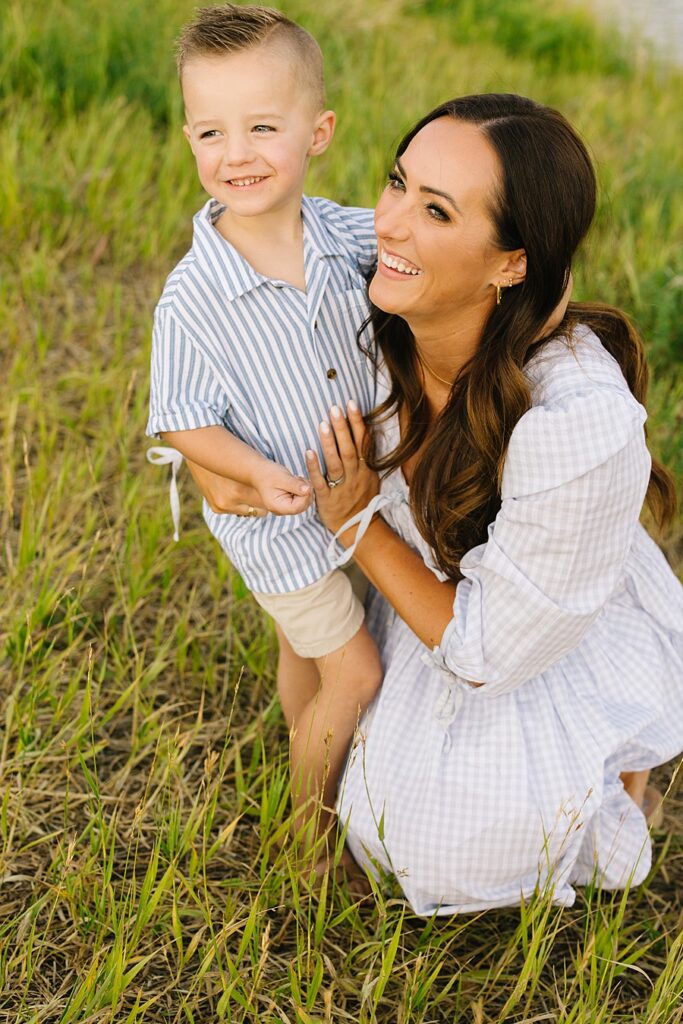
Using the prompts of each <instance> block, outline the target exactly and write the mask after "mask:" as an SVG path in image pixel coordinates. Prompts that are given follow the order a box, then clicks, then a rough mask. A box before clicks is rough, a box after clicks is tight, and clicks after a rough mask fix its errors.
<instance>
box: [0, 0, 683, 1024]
mask: <svg viewBox="0 0 683 1024" xmlns="http://www.w3.org/2000/svg"><path fill="white" fill-rule="evenodd" d="M192 7H193V4H192V3H191V2H189V0H157V2H156V3H155V4H143V3H141V2H140V0H101V2H100V3H99V4H97V5H93V4H90V3H86V2H85V0H61V2H54V3H50V4H46V3H43V2H41V0H23V2H19V0H5V3H4V4H3V5H2V8H1V10H0V108H1V113H2V117H1V118H0V260H1V267H0V353H1V358H2V373H1V374H0V395H1V398H0V424H1V428H2V429H1V434H0V436H1V438H2V479H3V503H2V513H1V515H2V518H1V520H0V524H1V525H0V530H1V533H2V551H1V555H0V557H1V558H2V561H3V570H4V579H5V587H4V593H3V599H2V603H1V605H0V675H1V680H2V682H1V684H0V685H1V687H2V715H1V716H0V1021H4V1022H7V1024H18V1022H21V1024H28V1022H31V1024H48V1022H50V1024H52V1022H60V1024H71V1022H77V1021H78V1022H86V1021H87V1022H116V1024H119V1022H120V1024H142V1022H145V1024H152V1022H155V1024H156V1022H188V1024H208V1022H213V1021H221V1020H225V1021H249V1022H252V1021H259V1022H261V1021H263V1022H280V1021H282V1022H292V1024H294V1022H297V1024H312V1022H323V1021H334V1022H344V1021H348V1022H371V1021H378V1022H387V1024H394V1022H397V1024H402V1022H425V1024H427V1022H445V1021H460V1020H462V1021H468V1022H470V1021H471V1022H473V1024H487V1022H494V1021H503V1020H505V1021H514V1022H519V1024H521V1022H527V1024H532V1022H536V1021H539V1022H540V1021H560V1022H563V1024H579V1022H585V1024H589V1022H590V1024H612V1022H622V1021H623V1022H626V1021H629V1022H636V1021H637V1022H646V1024H655V1022H658V1024H659V1022H662V1024H663V1022H672V1024H673V1022H681V1021H683V930H682V927H681V926H682V925H683V794H682V791H681V786H680V782H679V781H678V779H677V778H676V777H675V776H674V769H675V766H674V765H669V766H665V767H663V768H662V769H659V770H658V780H659V783H660V784H661V785H662V786H663V787H664V788H666V786H667V785H668V783H669V781H670V780H671V779H672V777H673V785H672V786H671V790H670V792H669V795H668V797H667V802H666V811H667V816H666V823H665V827H664V828H663V829H662V830H661V831H659V832H657V833H656V835H655V851H654V866H653V869H652V872H651V875H650V877H649V878H648V880H647V882H646V884H644V885H643V886H641V887H640V888H639V889H638V890H637V891H635V892H632V893H630V894H629V896H628V899H625V898H624V897H623V896H622V895H621V894H617V895H608V894H604V893H601V892H599V891H597V890H585V891H581V892H580V893H579V894H578V897H577V902H576V905H575V906H574V907H573V908H571V909H570V910H564V911H560V910H557V909H554V908H552V906H551V905H550V904H549V902H548V899H547V898H546V897H545V896H543V895H539V897H538V899H537V900H535V901H533V902H532V903H531V904H530V905H528V906H526V907H522V908H517V909H511V910H508V911H497V912H490V913H487V914H481V915H476V916H469V917H461V918H454V919H451V920H429V921H425V920H421V919H417V918H415V917H413V916H412V915H411V914H410V913H409V912H408V911H407V910H406V908H405V906H404V904H403V903H402V902H401V900H400V899H399V898H398V892H397V891H396V890H394V889H392V888H391V886H390V885H389V884H386V885H383V886H381V887H378V888H377V889H376V891H375V892H374V893H373V895H372V896H371V897H370V898H369V899H367V900H365V901H363V902H361V903H354V901H353V900H352V899H351V898H350V896H349V894H348V892H347V891H346V890H345V889H344V887H343V886H337V885H336V884H335V883H333V882H332V881H330V882H329V884H327V885H326V886H325V887H323V890H322V892H321V893H320V894H319V895H315V894H313V893H311V892H310V891H309V889H308V887H307V886H306V885H305V884H304V883H303V882H302V881H301V880H299V879H297V878H296V877H294V875H293V874H292V871H291V869H290V866H289V864H288V861H287V854H286V847H285V848H284V849H280V846H279V840H280V839H281V838H282V837H283V836H284V835H285V833H286V829H287V814H288V810H287V772H286V757H285V748H286V734H285V728H284V725H283V721H282V718H281V715H280V711H279V708H278V705H277V701H276V699H275V697H274V686H273V676H274V642H273V639H274V638H273V635H272V633H271V631H270V629H269V627H268V626H267V625H266V624H265V623H264V621H263V619H262V616H261V613H260V612H259V611H258V609H257V608H256V606H255V605H254V604H253V602H252V600H251V598H250V597H249V595H248V594H247V592H246V590H245V588H244V586H243V584H242V582H241V580H240V579H239V577H238V576H237V574H236V573H234V572H233V571H232V570H231V568H230V567H229V566H228V565H227V564H226V563H225V561H224V560H223V559H222V558H220V557H219V554H218V551H217V548H216V546H215V544H214V542H213V541H212V540H211V538H210V537H209V535H208V533H207V532H206V530H205V528H204V526H203V524H202V522H201V518H200V513H199V507H198V502H196V501H194V500H193V498H191V493H192V492H191V488H190V487H189V485H188V484H187V482H186V481H183V484H184V490H185V501H184V510H185V521H184V524H183V534H182V538H181V541H180V543H179V544H177V545H174V544H173V541H172V540H171V531H170V522H169V515H168V511H167V500H166V482H165V476H164V475H163V474H161V473H158V472H157V471H155V470H153V469H151V468H150V467H148V465H147V463H146V462H145V459H144V450H145V447H146V442H145V439H144V426H145V420H146V404H147V365H148V358H149V340H150V320H151V313H152V309H153V307H154V304H155V301H156V298H157V297H158V295H159V292H160V289H161V287H162V284H163V280H164V278H165V275H166V274H167V273H168V271H169V270H170V268H171V267H172V265H173V264H174V262H175V261H176V259H177V258H178V257H179V256H180V255H181V254H182V253H183V252H184V251H185V249H186V248H187V247H188V245H189V242H190V219H191V215H192V213H193V212H194V210H195V209H196V208H198V206H199V205H200V204H201V202H202V201H203V199H202V196H201V193H200V189H199V186H198V184H197V182H196V180H195V175H194V169H193V164H192V160H191V155H190V153H189V150H188V149H187V146H186V143H185V140H184V139H183V137H182V134H181V131H180V125H181V114H180V104H179V98H178V94H177V88H176V84H175V81H174V72H173V63H172V57H171V44H172V39H173V37H174V35H175V34H176V33H177V30H178V28H179V26H180V24H181V23H182V22H183V20H185V19H186V18H187V16H188V15H189V14H190V13H191V9H192ZM286 10H287V12H288V13H289V14H291V15H292V16H293V17H295V18H298V19H300V20H301V21H302V22H303V23H304V24H305V25H306V26H307V27H309V28H310V29H311V30H312V31H313V32H315V33H316V34H317V36H318V37H319V39H320V41H321V43H322V45H323V48H324V50H325V53H326V56H327V61H328V83H329V93H330V101H331V104H332V105H333V106H334V107H335V109H336V110H337V111H338V115H339V130H338V135H337V139H336V141H335V143H334V146H333V148H332V150H331V151H330V153H329V154H328V155H326V156H325V157H324V158H323V160H322V161H321V162H320V163H319V164H318V165H316V166H315V167H314V168H313V169H312V172H311V180H310V186H309V191H311V192H314V193H321V194H326V195H329V196H331V197H333V198H336V199H338V200H340V201H344V202H349V203H356V204H359V203H360V204H371V203H372V202H373V199H374V197H375V195H376V194H377V192H378V190H379V187H380V185H381V182H382V179H383V175H384V172H385V169H386V166H387V157H388V154H389V152H390V150H391V147H392V144H393V143H394V142H395V141H396V139H397V138H398V137H399V135H400V133H401V132H402V130H403V129H405V128H406V127H407V126H408V125H409V124H410V122H411V121H413V120H414V119H415V118H416V117H417V116H418V115H420V114H422V113H423V112H424V111H426V110H427V109H428V108H429V107H431V106H432V105H434V104H435V103H436V102H437V101H440V100H443V99H446V98H448V97H449V96H453V95H457V94H461V93H467V92H481V91H501V90H505V91H518V92H522V93H526V94H529V95H532V96H534V97H535V98H537V99H540V100H542V101H545V102H549V103H551V104H554V105H556V106H558V107H559V108H560V109H562V110H563V111H564V112H565V113H566V114H567V115H568V116H569V118H570V119H571V120H572V121H573V122H574V123H576V124H577V126H578V127H579V129H580V130H581V131H582V132H583V134H584V135H585V137H586V138H587V139H588V141H589V142H590V144H591V146H592V149H593V152H594V154H595V158H596V160H597V162H598V166H599V173H600V179H601V184H602V197H601V205H600V214H599V217H598V220H597V224H596V227H595V230H594V231H593V234H592V236H591V239H590V241H589V244H588V245H587V247H586V249H585V252H584V256H583V259H582V261H581V263H580V265H579V267H578V268H577V272H576V294H577V297H578V298H588V297H591V298H598V299H601V300H606V301H611V302H615V303H616V304H618V305H620V306H622V307H624V308H625V309H626V310H628V311H629V312H630V313H631V314H632V315H633V316H634V317H635V318H636V320H637V322H638V323H639V325H640V326H641V328H642V331H643V334H644V337H645V338H646V341H647V346H648V351H649V353H650V358H651V362H652V367H653V371H654V372H653V380H652V387H651V401H650V410H651V421H650V427H649V431H650V439H651V443H652V447H653V449H654V450H655V451H656V452H657V453H658V454H659V455H660V456H661V457H662V458H663V459H664V461H665V462H666V463H667V464H668V465H669V467H670V468H671V469H672V470H673V471H674V472H675V473H676V474H677V477H678V479H679V481H680V480H681V478H682V477H683V472H682V471H683V451H682V450H681V447H680V436H681V420H682V418H683V368H682V367H683V333H682V332H681V326H680V325H681V323H682V322H683V254H682V252H681V245H680V242H681V238H682V237H683V195H682V193H681V188H680V182H681V180H683V157H682V154H681V147H680V129H679V125H680V111H681V109H682V108H683V75H681V73H680V72H675V71H673V70H671V69H666V68H664V67H662V66H659V65H657V64H656V63H654V62H642V61H640V62H639V63H638V65H637V66H634V65H633V64H632V62H631V61H630V59H629V54H628V49H627V48H624V47H621V44H617V42H615V37H614V36H613V34H610V33H608V32H606V31H604V30H601V32H598V30H597V29H596V28H595V27H594V26H593V25H592V23H591V22H590V21H589V20H588V19H587V18H586V17H585V16H583V15H582V14H581V13H580V12H579V13H577V12H576V11H575V10H572V12H571V13H565V14H564V15H562V14H561V13H558V11H561V9H560V8H554V7H553V5H552V4H549V3H543V2H541V0H517V2H516V3H515V4H512V3H510V4H507V3H505V2H500V0H499V2H497V3H494V2H493V0H461V2H459V3H457V2H456V0H450V2H447V0H425V2H413V3H403V4H401V3H397V2H395V0H394V2H392V3H389V2H388V0H370V2H367V0H344V2H342V0H325V2H324V3H316V2H315V0H292V2H291V3H287V5H286ZM162 478H163V479H162ZM665 548H666V550H667V553H668V555H669V557H670V558H671V560H672V562H673V563H674V564H675V566H676V568H677V570H678V572H679V573H680V572H681V569H682V568H683V530H682V528H681V521H680V519H679V520H678V522H677V524H676V526H675V527H674V529H673V531H672V533H671V534H670V536H669V537H668V538H667V540H666V542H665ZM644 685H647V681H646V680H644Z"/></svg>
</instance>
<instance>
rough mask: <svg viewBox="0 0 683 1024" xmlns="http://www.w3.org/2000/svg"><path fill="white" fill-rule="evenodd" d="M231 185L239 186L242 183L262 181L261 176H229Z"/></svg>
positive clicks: (251, 183)
mask: <svg viewBox="0 0 683 1024" xmlns="http://www.w3.org/2000/svg"><path fill="white" fill-rule="evenodd" d="M229 181H230V184H231V185H237V186H238V188H241V187H242V185H255V184H256V182H257V181H263V178H262V177H261V178H230V179H229Z"/></svg>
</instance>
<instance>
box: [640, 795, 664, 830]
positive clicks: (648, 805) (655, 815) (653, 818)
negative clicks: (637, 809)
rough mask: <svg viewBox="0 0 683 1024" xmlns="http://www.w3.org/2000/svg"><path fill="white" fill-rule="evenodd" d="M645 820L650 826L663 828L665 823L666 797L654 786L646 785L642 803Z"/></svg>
mask: <svg viewBox="0 0 683 1024" xmlns="http://www.w3.org/2000/svg"><path fill="white" fill-rule="evenodd" d="M641 807H642V809H643V814H644V815H645V820H646V822H647V823H648V825H649V826H650V828H661V827H662V825H663V824H664V797H663V796H662V794H661V793H660V792H659V790H658V789H655V787H654V786H646V787H645V793H644V795H643V802H642V804H641Z"/></svg>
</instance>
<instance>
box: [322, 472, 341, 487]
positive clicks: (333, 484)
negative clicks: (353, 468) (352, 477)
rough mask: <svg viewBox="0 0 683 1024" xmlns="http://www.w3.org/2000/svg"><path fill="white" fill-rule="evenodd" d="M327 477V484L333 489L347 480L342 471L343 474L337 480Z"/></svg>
mask: <svg viewBox="0 0 683 1024" xmlns="http://www.w3.org/2000/svg"><path fill="white" fill-rule="evenodd" d="M325 479H326V480H327V486H328V487H329V488H330V490H331V489H332V488H333V487H339V485H340V484H343V483H344V481H345V480H346V476H345V474H344V473H342V475H341V476H340V477H339V478H338V479H337V480H330V478H329V477H328V476H326V477H325Z"/></svg>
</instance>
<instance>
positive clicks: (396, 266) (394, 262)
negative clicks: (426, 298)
mask: <svg viewBox="0 0 683 1024" xmlns="http://www.w3.org/2000/svg"><path fill="white" fill-rule="evenodd" d="M380 259H381V260H382V263H383V264H384V266H385V267H390V268H391V270H398V272H399V274H410V275H412V276H413V277H417V276H418V274H421V273H422V271H421V270H418V269H417V267H411V266H408V264H407V263H404V262H403V260H400V259H396V257H395V256H389V255H388V254H387V253H386V252H385V251H384V249H382V252H381V254H380Z"/></svg>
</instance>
